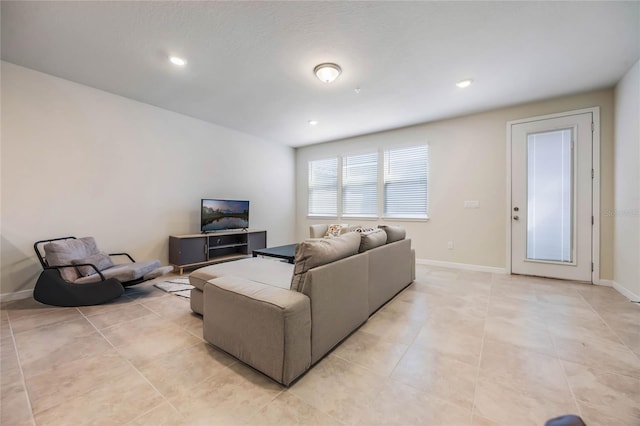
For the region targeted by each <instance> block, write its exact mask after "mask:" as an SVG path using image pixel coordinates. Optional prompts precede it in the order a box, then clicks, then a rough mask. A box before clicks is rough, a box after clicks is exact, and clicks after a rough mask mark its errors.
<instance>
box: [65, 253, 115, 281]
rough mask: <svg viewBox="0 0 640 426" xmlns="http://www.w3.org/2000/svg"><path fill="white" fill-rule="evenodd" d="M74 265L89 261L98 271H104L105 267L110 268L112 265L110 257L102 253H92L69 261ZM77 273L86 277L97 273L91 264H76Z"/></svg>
mask: <svg viewBox="0 0 640 426" xmlns="http://www.w3.org/2000/svg"><path fill="white" fill-rule="evenodd" d="M71 263H72V264H74V265H79V264H82V263H89V264H91V265H95V267H96V268H98V270H99V271H104V270H105V269H107V268H111V267H112V266H113V262H112V261H111V258H110V257H109V256H108V255H106V254H104V253H96V254H92V255H91V256H89V257H85V258H84V259H74V260H72V261H71ZM76 269H77V270H78V273H79V274H80V276H82V277H88V276H89V275H93V274H97V272H96V270H95V269H93V268H92V267H91V266H88V265H87V266H78V267H76Z"/></svg>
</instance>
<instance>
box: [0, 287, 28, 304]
mask: <svg viewBox="0 0 640 426" xmlns="http://www.w3.org/2000/svg"><path fill="white" fill-rule="evenodd" d="M31 296H33V289H31V290H20V291H15V292H13V293H2V294H0V302H11V301H12V300H20V299H28V298H30V297H31Z"/></svg>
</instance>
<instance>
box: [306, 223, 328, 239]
mask: <svg viewBox="0 0 640 426" xmlns="http://www.w3.org/2000/svg"><path fill="white" fill-rule="evenodd" d="M328 229H329V225H325V224H317V225H309V236H310V237H311V238H322V237H324V234H326V233H327V230H328Z"/></svg>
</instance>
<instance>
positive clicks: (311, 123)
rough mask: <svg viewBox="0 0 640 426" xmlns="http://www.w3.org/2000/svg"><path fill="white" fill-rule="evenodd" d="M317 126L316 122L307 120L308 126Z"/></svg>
mask: <svg viewBox="0 0 640 426" xmlns="http://www.w3.org/2000/svg"><path fill="white" fill-rule="evenodd" d="M317 124H318V120H309V125H310V126H315V125H317Z"/></svg>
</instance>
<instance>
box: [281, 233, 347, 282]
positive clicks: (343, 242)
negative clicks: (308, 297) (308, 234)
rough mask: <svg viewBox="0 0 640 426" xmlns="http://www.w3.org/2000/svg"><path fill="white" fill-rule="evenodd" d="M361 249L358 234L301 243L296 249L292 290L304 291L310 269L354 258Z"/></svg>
mask: <svg viewBox="0 0 640 426" xmlns="http://www.w3.org/2000/svg"><path fill="white" fill-rule="evenodd" d="M359 247H360V234H359V233H357V232H347V233H346V234H342V235H340V236H339V237H334V238H322V239H318V240H306V241H303V242H301V243H300V244H298V247H297V248H296V256H295V265H294V267H293V277H292V279H291V290H294V291H300V290H302V284H303V283H304V278H305V276H306V274H307V271H308V270H309V269H311V268H315V267H316V266H320V265H326V264H327V263H331V262H335V261H336V260H340V259H343V258H345V257H349V256H352V255H354V254H356V253H358V248H359Z"/></svg>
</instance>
